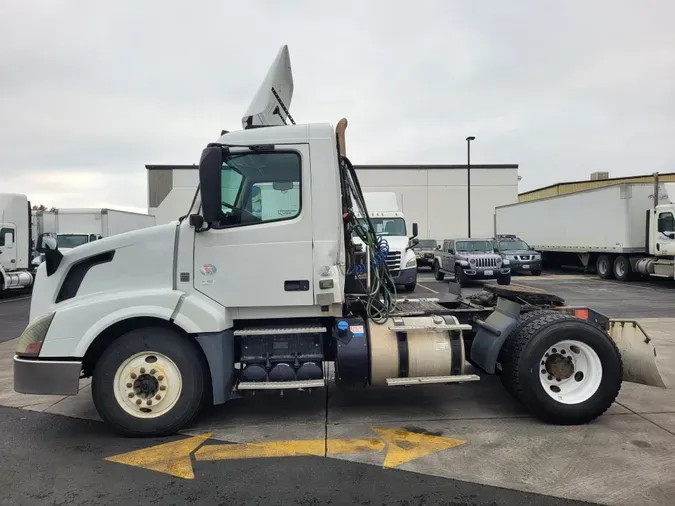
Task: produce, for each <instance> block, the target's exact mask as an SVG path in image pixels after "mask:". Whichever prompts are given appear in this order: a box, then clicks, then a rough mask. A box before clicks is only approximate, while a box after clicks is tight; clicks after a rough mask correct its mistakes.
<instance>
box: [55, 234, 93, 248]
mask: <svg viewBox="0 0 675 506" xmlns="http://www.w3.org/2000/svg"><path fill="white" fill-rule="evenodd" d="M88 238H89V236H88V235H87V234H58V235H57V236H56V241H57V242H58V244H59V248H74V247H76V246H82V245H83V244H87V242H89V241H88V240H87V239H88Z"/></svg>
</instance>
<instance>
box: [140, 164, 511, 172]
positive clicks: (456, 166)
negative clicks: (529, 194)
mask: <svg viewBox="0 0 675 506" xmlns="http://www.w3.org/2000/svg"><path fill="white" fill-rule="evenodd" d="M198 167H199V166H198V165H196V164H192V165H162V164H157V165H154V164H148V165H146V166H145V168H146V169H148V170H169V169H171V170H187V169H196V168H198ZM354 168H355V169H360V170H391V169H395V170H399V169H401V170H403V169H408V170H410V169H420V170H427V169H443V170H445V169H463V170H466V168H467V166H466V164H443V165H439V164H422V165H409V164H404V165H397V164H392V165H367V164H366V165H354ZM517 168H518V164H517V163H504V164H499V163H498V164H483V163H476V164H474V163H472V164H471V169H517Z"/></svg>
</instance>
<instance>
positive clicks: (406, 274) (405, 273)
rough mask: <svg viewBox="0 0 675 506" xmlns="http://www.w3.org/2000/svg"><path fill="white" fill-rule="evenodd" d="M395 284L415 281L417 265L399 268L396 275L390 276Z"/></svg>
mask: <svg viewBox="0 0 675 506" xmlns="http://www.w3.org/2000/svg"><path fill="white" fill-rule="evenodd" d="M392 279H393V280H394V283H396V284H397V285H410V284H412V283H416V282H417V267H410V268H408V269H401V270H400V271H398V274H397V275H396V276H392Z"/></svg>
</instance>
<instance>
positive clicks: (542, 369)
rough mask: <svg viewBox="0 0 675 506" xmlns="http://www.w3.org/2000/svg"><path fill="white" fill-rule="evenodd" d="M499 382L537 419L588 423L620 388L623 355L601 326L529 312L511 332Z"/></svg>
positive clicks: (556, 314)
mask: <svg viewBox="0 0 675 506" xmlns="http://www.w3.org/2000/svg"><path fill="white" fill-rule="evenodd" d="M501 356H502V360H503V362H502V374H501V375H502V381H503V382H504V383H505V386H506V387H507V390H509V391H510V392H511V393H512V394H513V395H514V396H515V397H516V398H517V399H518V400H520V401H521V402H522V403H523V404H524V405H525V406H526V407H527V408H528V409H529V410H530V411H531V412H532V413H533V414H535V415H536V416H537V417H539V418H540V419H542V420H544V421H546V422H549V423H553V424H560V425H578V424H584V423H588V422H590V421H591V420H594V419H595V418H597V417H599V416H600V415H602V414H603V413H604V412H605V411H607V409H608V408H609V407H610V406H611V405H612V403H613V402H614V400H615V399H616V396H617V395H618V393H619V390H620V389H621V378H622V375H623V369H622V363H621V355H620V354H619V350H618V349H617V347H616V345H615V344H614V342H613V341H612V339H611V338H610V337H609V336H608V335H607V334H606V333H605V332H604V331H603V330H601V329H600V328H599V327H597V326H595V325H594V324H592V323H590V322H588V321H586V320H580V319H578V318H575V317H574V316H572V315H570V314H567V313H560V312H558V311H551V310H542V311H533V312H532V313H530V314H528V317H527V318H526V319H525V320H524V321H522V322H521V323H520V324H519V325H518V327H516V329H514V333H513V334H511V336H509V338H508V340H507V343H505V348H504V350H503V354H502V355H501Z"/></svg>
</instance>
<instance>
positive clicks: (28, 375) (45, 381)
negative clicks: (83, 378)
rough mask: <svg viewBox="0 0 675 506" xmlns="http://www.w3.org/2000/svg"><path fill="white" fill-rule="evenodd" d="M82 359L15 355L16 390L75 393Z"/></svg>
mask: <svg viewBox="0 0 675 506" xmlns="http://www.w3.org/2000/svg"><path fill="white" fill-rule="evenodd" d="M81 370H82V362H80V361H72V362H71V361H65V360H59V361H56V360H54V361H51V360H31V359H27V358H20V357H17V356H14V391H15V392H18V393H20V394H36V395H75V394H77V392H78V390H79V388H80V371H81Z"/></svg>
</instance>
